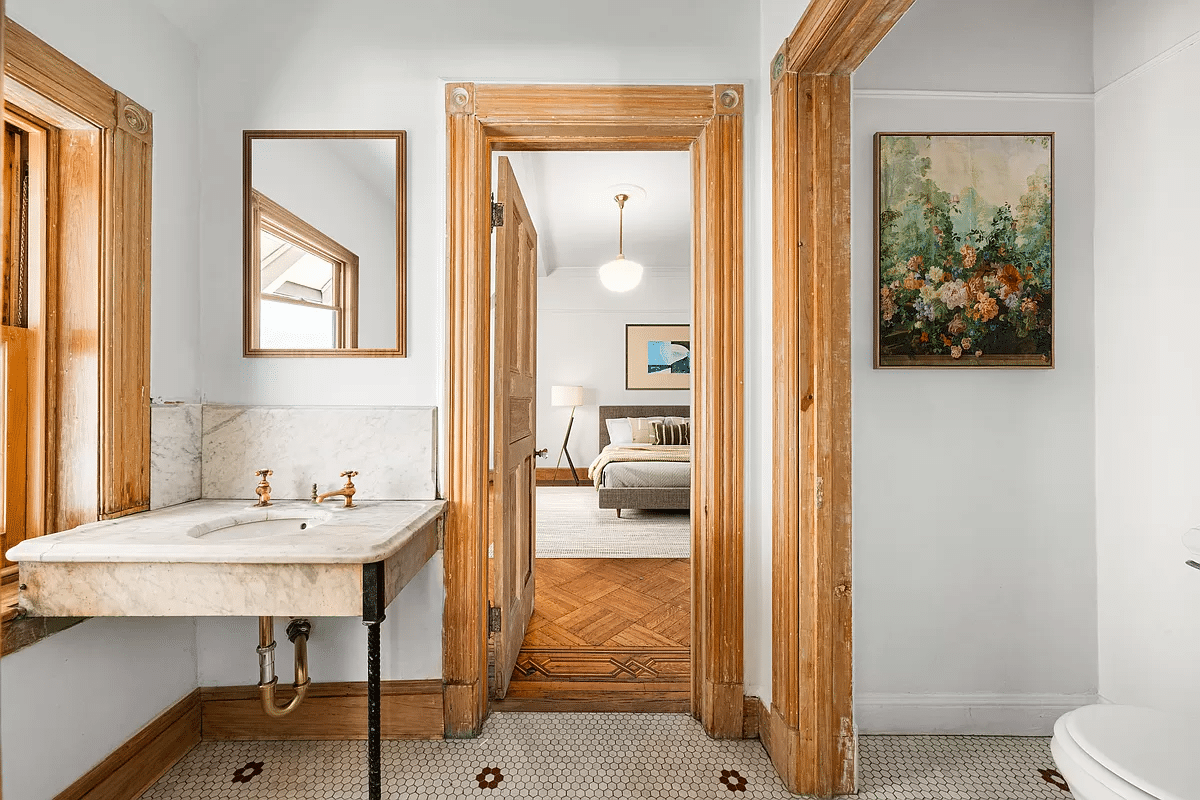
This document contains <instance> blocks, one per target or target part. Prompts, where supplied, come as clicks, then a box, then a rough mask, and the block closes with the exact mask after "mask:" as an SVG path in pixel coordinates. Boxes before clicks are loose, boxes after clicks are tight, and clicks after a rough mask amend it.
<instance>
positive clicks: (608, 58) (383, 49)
mask: <svg viewBox="0 0 1200 800" xmlns="http://www.w3.org/2000/svg"><path fill="white" fill-rule="evenodd" d="M239 13H240V17H239V19H238V24H237V25H236V26H229V27H225V28H222V30H221V35H220V36H219V37H214V38H212V39H210V40H207V41H208V43H207V44H205V45H203V46H201V48H200V51H199V61H200V76H201V77H200V102H201V106H202V108H203V109H204V114H203V116H202V122H201V125H202V128H201V141H202V150H201V165H202V168H203V174H204V185H203V196H202V210H201V227H202V230H203V231H204V236H203V238H202V241H201V273H202V276H203V277H202V286H201V308H202V333H203V341H204V352H203V379H202V382H203V387H204V394H205V397H206V400H207V401H208V402H217V403H234V404H279V405H286V404H302V405H325V404H329V405H362V404H369V405H418V406H427V405H437V406H439V407H440V408H441V409H442V410H443V411H444V409H445V406H444V401H445V398H444V385H445V379H446V378H445V361H446V349H445V337H446V330H445V326H446V312H445V306H446V293H445V271H446V267H445V252H444V251H445V163H446V159H445V117H444V113H445V88H444V83H445V82H446V81H453V80H475V81H481V82H486V81H531V82H568V83H569V82H584V83H737V82H744V83H747V84H748V96H749V97H752V98H753V97H758V96H759V94H758V92H759V89H758V85H757V80H758V78H759V76H760V75H762V74H763V70H762V69H761V68H760V65H759V63H758V58H757V55H758V41H759V31H758V18H757V16H756V14H754V13H753V10H751V13H745V12H744V11H743V10H742V9H741V7H739V6H736V5H732V4H730V3H729V2H727V0H696V1H695V2H692V3H690V4H689V9H688V13H687V14H686V15H685V14H680V13H679V11H678V8H677V6H676V5H675V4H673V3H668V4H657V5H655V4H650V5H647V4H645V3H643V2H640V0H618V1H617V2H610V3H606V4H603V5H591V6H588V5H582V6H581V5H579V4H563V3H561V2H558V0H521V2H516V3H510V4H508V5H507V6H505V9H504V13H503V14H497V13H496V8H495V6H494V4H492V3H488V2H484V0H464V2H458V3H454V4H449V3H426V4H422V5H416V6H414V5H413V4H387V3H381V2H371V3H367V2H358V3H353V4H342V3H337V4H334V3H322V4H307V5H306V6H305V7H304V9H303V11H302V12H296V11H295V10H294V9H293V4H292V3H290V2H285V0H265V1H264V2H260V3H255V4H247V5H246V6H245V7H244V8H242V9H240V10H239ZM630 19H636V20H637V24H636V25H630V24H629V20H630ZM266 40H270V41H272V42H276V43H279V44H278V45H277V46H272V47H267V48H264V47H262V42H263V41H266ZM313 52H338V53H339V54H340V55H339V58H338V59H336V60H334V61H329V60H326V59H313V58H311V54H312V53H313ZM756 124H757V117H755V116H753V115H751V116H750V117H749V118H748V128H747V140H748V141H750V140H752V139H754V138H755V137H757V136H758V130H757V129H756ZM250 128H255V129H261V128H352V129H403V130H407V131H408V150H409V164H408V166H409V171H408V181H409V182H408V197H409V217H408V231H409V262H408V297H409V301H408V309H407V311H408V332H409V343H410V346H409V357H408V358H406V359H360V360H355V359H323V360H305V359H243V358H242V357H241V325H240V319H241V305H240V304H241V300H240V297H239V296H238V294H237V291H236V288H233V290H232V291H231V287H237V286H238V285H240V284H239V283H238V281H239V276H240V274H241V272H240V270H241V214H242V210H241V180H242V176H241V150H240V148H241V132H242V130H243V129H250ZM753 157H754V156H753V154H751V155H750V156H749V158H750V159H753ZM747 163H748V164H754V163H757V162H755V161H753V160H748V162H747ZM747 177H748V182H749V191H750V193H751V194H752V195H756V194H757V191H758V187H757V181H758V180H759V177H760V176H759V172H758V171H757V170H756V169H749V170H748V176H747ZM747 224H748V226H749V227H748V230H750V229H755V228H756V227H757V225H758V220H757V219H756V218H755V216H754V213H753V210H751V214H750V217H749V219H748V223H747ZM765 268H766V265H765V264H764V263H762V262H760V261H759V259H758V254H757V252H756V251H754V250H750V251H749V252H748V254H747V271H748V273H750V274H757V273H760V272H761V271H762V270H763V269H765ZM763 302H764V301H763V300H762V299H760V298H753V299H751V300H750V301H749V303H748V306H747V319H759V318H760V317H761V314H762V313H763V308H769V297H767V298H766V301H765V306H764V305H763ZM753 357H754V358H756V359H760V360H762V362H763V363H764V364H765V363H768V355H767V354H766V352H765V351H753ZM676 394H677V393H676ZM445 416H446V415H444V414H442V415H441V418H443V419H445ZM547 416H548V419H550V420H552V419H553V416H552V415H547ZM561 421H562V422H565V420H561ZM583 427H586V425H583ZM560 436H561V433H556V434H555V435H554V436H551V438H550V441H549V444H548V445H543V446H553V445H554V444H555V442H557V441H561V439H559V438H558V437H560ZM756 496H759V497H761V496H763V490H762V488H761V486H752V487H751V497H752V498H753V497H756ZM752 502H753V501H752ZM766 522H768V523H769V518H766ZM763 523H764V518H762V517H759V518H758V519H757V521H756V522H754V523H751V522H750V521H748V523H747V527H746V540H747V550H748V551H749V550H752V549H754V548H756V547H761V545H760V540H761V541H766V540H767V539H768V537H769V528H768V527H765V526H764V525H763ZM750 563H751V565H756V564H757V562H755V561H751V562H750ZM751 565H748V567H747V575H748V581H747V583H748V584H749V585H751V586H769V584H770V581H769V580H768V579H767V576H766V575H765V574H763V573H760V572H759V571H758V570H757V569H756V567H755V566H751ZM438 591H440V576H439V589H438ZM760 607H761V603H760ZM410 610H411V612H412V613H427V612H428V610H427V609H422V608H419V607H413V608H412V609H409V607H408V606H407V605H406V603H405V602H403V601H398V602H397V603H396V604H395V605H394V606H393V608H392V610H390V611H389V614H391V613H395V614H396V615H398V616H399V615H403V614H407V613H409V612H410ZM760 613H761V612H760ZM766 616H767V617H768V618H769V615H766ZM431 622H432V624H433V625H434V627H432V628H431V629H430V630H429V631H428V632H427V633H423V634H421V636H420V637H419V638H417V639H415V640H414V641H412V642H410V643H409V646H410V647H412V648H413V649H421V648H426V649H429V650H432V649H434V648H437V647H440V635H439V633H438V631H440V627H438V626H440V619H432V620H431ZM333 624H335V625H336V624H345V625H347V626H353V625H355V624H357V623H355V622H354V621H352V620H346V621H342V622H339V623H333ZM207 625H208V623H205V622H202V623H201V630H202V632H203V631H205V630H207V629H208V628H207ZM348 630H349V629H347V630H346V631H344V632H343V633H339V634H338V636H339V637H340V636H345V637H349V636H350V634H349V633H348ZM206 635H207V634H205V633H202V639H203V637H204V636H206ZM752 635H753V634H752ZM759 635H760V636H761V635H766V636H769V628H767V629H766V630H765V634H764V633H763V632H762V631H760V632H759ZM346 641H349V638H347V639H346ZM748 645H749V646H748V648H747V650H748V656H747V670H748V674H750V675H754V676H756V677H755V678H752V679H750V680H748V682H747V686H748V691H750V692H751V693H754V694H758V693H760V692H761V691H762V688H763V681H764V680H765V681H766V683H767V685H768V686H769V676H770V664H769V662H763V661H761V660H758V659H757V657H756V655H755V654H757V653H760V652H761V650H760V649H758V648H756V647H754V646H753V641H751V642H749V643H748ZM315 649H316V648H315V645H314V651H315ZM354 659H355V660H356V663H357V653H355V655H354ZM354 668H355V669H356V670H358V672H356V673H354V675H348V676H347V677H346V679H347V680H350V679H361V678H362V677H363V675H364V674H365V673H364V672H363V671H362V668H361V666H357V665H356V666H355V667H354ZM355 675H356V676H357V678H355ZM394 677H397V678H403V677H423V675H421V674H412V675H409V674H407V673H405V672H404V671H403V670H400V671H398V672H397V673H396V674H395V675H394Z"/></svg>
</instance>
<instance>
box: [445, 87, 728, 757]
mask: <svg viewBox="0 0 1200 800" xmlns="http://www.w3.org/2000/svg"><path fill="white" fill-rule="evenodd" d="M744 94H745V92H744V90H743V88H742V87H741V86H740V85H736V84H719V85H717V86H711V85H709V86H548V85H539V86H519V85H490V84H470V83H451V84H447V86H446V125H447V161H448V164H447V239H448V247H447V255H448V259H447V260H448V270H449V276H448V281H447V286H448V295H449V313H448V317H447V329H448V334H447V335H448V344H449V346H448V353H449V370H448V375H449V384H450V391H449V399H448V413H447V419H448V422H447V425H448V430H447V459H446V461H447V468H446V497H447V500H448V504H449V509H448V519H447V526H446V547H445V559H446V605H445V612H444V617H443V679H444V680H445V682H446V705H445V731H446V735H447V736H471V735H474V734H475V733H476V732H478V731H479V729H480V727H481V725H482V721H483V718H484V717H485V716H486V713H487V708H488V707H487V700H486V688H487V687H486V682H487V650H486V647H485V645H486V641H487V633H486V626H485V625H484V608H485V606H486V599H487V595H486V593H485V585H484V579H485V577H486V574H487V564H486V557H487V523H486V520H487V499H488V495H487V477H488V476H487V472H488V447H489V441H488V408H489V405H488V404H489V386H488V376H489V374H490V352H489V336H490V330H489V326H490V322H489V316H490V308H489V306H490V296H491V287H490V274H489V272H490V268H489V262H490V246H491V243H490V231H489V226H488V219H489V193H490V188H491V153H492V150H686V151H690V152H691V153H692V162H693V174H694V175H695V177H696V180H695V181H694V186H693V191H694V192H695V200H696V202H695V208H696V215H697V216H696V220H697V226H698V227H697V232H696V237H695V239H696V262H695V263H696V265H697V268H696V276H695V281H694V283H695V290H694V291H695V293H696V294H695V302H694V307H695V309H696V312H695V313H696V318H695V319H694V320H693V342H694V348H695V349H694V353H695V355H694V359H695V360H694V363H695V364H696V369H695V375H694V379H695V382H696V389H695V393H694V404H695V409H696V410H695V413H694V415H693V417H694V420H695V423H694V424H696V425H697V426H699V427H700V428H701V429H702V430H703V431H705V434H704V435H703V436H698V437H697V441H698V442H700V444H698V445H697V446H696V449H695V454H694V459H695V463H696V464H697V472H699V473H700V474H701V475H702V479H701V480H698V481H696V482H695V485H694V487H693V495H692V499H693V509H694V511H693V515H694V516H693V531H692V540H693V542H692V544H693V564H694V565H695V566H694V568H695V570H696V579H695V581H694V592H695V595H694V596H695V597H696V598H698V601H697V602H694V603H693V608H694V618H693V624H694V625H695V630H696V631H697V633H698V635H697V636H696V637H695V638H694V639H693V658H694V661H693V670H692V687H691V690H692V691H691V697H692V703H691V705H692V713H693V714H695V715H697V716H698V717H699V718H700V719H701V721H702V722H703V723H704V725H705V729H706V730H707V731H708V732H709V734H710V735H713V736H722V737H741V735H742V729H743V716H744V703H743V688H742V687H743V655H742V652H743V650H742V637H743V630H742V613H743V611H742V609H743V607H742V580H743V576H742V513H743V502H744V501H743V493H744V489H743V479H744V467H743V463H744V442H743V434H742V431H743V429H742V389H743V387H742V357H743V336H744V332H743V329H742V327H743V326H742V307H743V306H742V294H743V285H742V260H743V240H742V236H743V220H742V202H743V192H744V188H743V173H742V170H743V134H742V128H743V110H744V106H745V104H744ZM717 467H719V469H718V468H717Z"/></svg>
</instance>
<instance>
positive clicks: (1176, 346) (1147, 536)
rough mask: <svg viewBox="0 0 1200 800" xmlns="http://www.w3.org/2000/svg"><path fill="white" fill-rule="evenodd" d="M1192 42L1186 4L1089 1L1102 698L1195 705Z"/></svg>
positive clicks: (1198, 116) (1197, 209)
mask: <svg viewBox="0 0 1200 800" xmlns="http://www.w3.org/2000/svg"><path fill="white" fill-rule="evenodd" d="M1198 40H1200V8H1198V7H1197V4H1195V3H1184V2H1165V1H1164V2H1162V3H1138V4H1136V5H1134V6H1133V7H1128V4H1124V3H1119V2H1116V0H1097V3H1096V82H1097V86H1098V87H1099V89H1100V91H1099V93H1098V95H1097V99H1096V234H1095V248H1096V462H1097V463H1096V489H1097V521H1098V530H1097V536H1098V546H1099V552H1098V560H1099V629H1100V693H1101V695H1103V697H1104V698H1105V699H1107V700H1111V701H1113V702H1117V703H1130V704H1136V705H1147V706H1154V707H1158V708H1162V709H1166V710H1173V711H1179V712H1184V713H1188V714H1191V715H1192V716H1197V715H1200V693H1198V692H1197V691H1196V666H1197V664H1200V614H1198V613H1197V610H1198V609H1200V572H1197V571H1196V570H1194V569H1189V568H1188V567H1186V566H1184V563H1183V562H1184V560H1185V559H1186V558H1187V551H1186V550H1185V549H1184V548H1183V545H1182V543H1181V542H1180V537H1181V536H1182V535H1183V533H1184V531H1186V530H1187V529H1189V528H1191V527H1195V526H1196V525H1200V492H1197V487H1198V486H1200V458H1198V457H1197V453H1200V359H1198V358H1197V356H1196V342H1197V339H1198V336H1197V315H1196V308H1195V298H1196V297H1197V296H1200V270H1198V269H1197V267H1196V248H1195V240H1194V238H1193V237H1194V232H1195V227H1196V219H1197V218H1198V217H1200V201H1198V200H1197V195H1196V186H1197V185H1198V184H1200V162H1198V161H1197V159H1196V146H1195V138H1196V137H1195V131H1196V130H1197V128H1198V127H1200V107H1198V106H1197V104H1196V102H1195V100H1194V98H1195V91H1196V89H1195V87H1196V85H1197V82H1200V48H1197V47H1174V45H1175V44H1176V43H1177V42H1181V41H1182V42H1187V43H1191V44H1194V43H1195V42H1196V41H1198ZM1130 73H1131V74H1130ZM1119 76H1126V77H1123V78H1121V77H1119ZM1113 78H1116V80H1115V81H1113V80H1112V79H1113Z"/></svg>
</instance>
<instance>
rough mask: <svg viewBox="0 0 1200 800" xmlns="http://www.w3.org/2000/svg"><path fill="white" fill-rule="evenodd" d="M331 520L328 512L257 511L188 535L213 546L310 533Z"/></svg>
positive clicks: (197, 528)
mask: <svg viewBox="0 0 1200 800" xmlns="http://www.w3.org/2000/svg"><path fill="white" fill-rule="evenodd" d="M329 517H330V514H329V512H328V511H298V510H288V511H271V510H269V509H262V510H258V509H255V510H253V511H247V512H243V513H241V514H235V515H233V516H232V517H222V518H221V519H214V520H212V521H211V522H204V523H201V524H199V525H197V526H195V527H194V528H192V529H191V530H189V531H188V536H191V537H193V538H195V539H203V540H204V541H206V542H214V543H215V542H231V541H241V540H251V539H264V538H267V537H270V536H286V535H288V534H297V533H303V532H305V531H311V530H312V529H313V528H316V527H318V526H319V525H320V524H321V523H322V522H325V521H326V520H328V519H329Z"/></svg>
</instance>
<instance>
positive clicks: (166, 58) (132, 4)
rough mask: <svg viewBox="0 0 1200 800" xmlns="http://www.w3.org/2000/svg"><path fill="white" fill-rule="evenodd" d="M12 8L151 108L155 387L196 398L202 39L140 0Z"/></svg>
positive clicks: (21, 3)
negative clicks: (197, 41)
mask: <svg viewBox="0 0 1200 800" xmlns="http://www.w3.org/2000/svg"><path fill="white" fill-rule="evenodd" d="M8 16H9V17H11V18H12V19H13V20H14V21H15V22H18V23H20V24H21V25H23V26H24V27H26V28H28V29H29V30H30V31H32V32H33V33H34V34H35V35H37V36H39V37H40V38H42V39H43V40H45V41H46V42H47V43H48V44H50V46H51V47H54V48H56V49H57V50H59V51H60V52H62V53H65V54H66V55H67V56H68V57H69V58H70V59H72V60H73V61H75V62H76V63H77V64H79V65H80V66H82V67H83V68H84V69H87V70H89V71H91V72H92V74H94V75H95V76H96V77H98V78H100V79H101V80H102V81H104V82H106V83H107V84H108V85H109V86H112V87H113V88H114V89H117V90H119V91H122V92H124V93H125V94H127V95H129V97H131V98H133V99H134V100H135V101H137V102H138V103H141V104H142V105H143V106H145V107H146V108H148V109H149V110H150V112H151V113H152V114H153V115H154V177H153V180H154V184H153V192H154V197H153V207H152V209H151V213H152V214H153V218H154V226H153V227H154V230H153V234H152V237H151V243H150V247H151V281H150V293H151V295H150V302H151V315H150V392H151V394H152V395H153V396H155V397H163V398H166V399H167V400H189V401H195V400H198V399H199V398H200V357H201V354H200V307H199V304H198V303H197V302H196V297H197V295H198V294H199V292H200V274H199V273H200V267H199V264H200V248H199V229H198V218H199V214H200V170H199V141H200V132H199V128H200V121H199V109H198V106H197V84H196V47H195V45H193V44H192V43H191V42H190V41H188V40H187V39H186V38H184V36H183V35H182V34H181V33H180V32H179V31H178V30H177V29H176V28H174V27H173V26H171V25H170V24H169V23H168V22H167V21H166V20H165V19H163V17H162V16H161V15H160V14H158V13H156V12H154V11H152V10H149V9H148V7H147V6H146V4H145V3H143V2H140V1H139V0H105V2H104V3H96V2H93V1H92V0H10V1H9V3H8Z"/></svg>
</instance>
